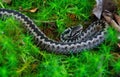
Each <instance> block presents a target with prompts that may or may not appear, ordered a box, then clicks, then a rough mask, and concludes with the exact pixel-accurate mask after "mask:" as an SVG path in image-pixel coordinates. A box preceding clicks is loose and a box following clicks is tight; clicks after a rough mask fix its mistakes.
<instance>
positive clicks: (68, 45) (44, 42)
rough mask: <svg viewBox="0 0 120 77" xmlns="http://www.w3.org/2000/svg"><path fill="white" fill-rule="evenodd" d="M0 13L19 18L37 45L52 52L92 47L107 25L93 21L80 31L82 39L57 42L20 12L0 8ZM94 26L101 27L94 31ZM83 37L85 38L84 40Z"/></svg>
mask: <svg viewBox="0 0 120 77" xmlns="http://www.w3.org/2000/svg"><path fill="white" fill-rule="evenodd" d="M0 15H2V16H4V15H7V16H13V17H15V18H16V19H18V20H20V21H21V22H22V23H23V24H24V26H25V28H26V29H27V30H28V31H29V32H30V33H31V34H32V35H33V36H34V38H35V41H37V43H36V44H37V46H39V47H40V48H41V49H45V50H46V51H50V52H54V53H62V54H69V53H78V52H81V51H83V50H86V49H91V48H94V47H96V46H98V45H99V44H101V43H102V42H103V41H104V40H105V36H106V33H107V29H108V25H107V23H106V22H105V21H102V20H98V21H95V22H93V23H92V24H91V25H90V26H89V27H88V28H87V29H86V30H85V31H84V32H82V33H81V36H79V38H81V39H82V40H80V41H76V42H57V41H54V40H52V39H50V38H48V37H47V36H46V35H45V34H44V33H43V32H42V31H41V30H40V29H39V28H38V27H37V26H36V24H35V23H34V22H33V21H32V20H31V19H30V18H29V17H27V16H26V15H24V14H21V13H20V12H17V11H15V10H8V9H4V8H0ZM96 27H101V29H100V30H99V31H95V32H94V30H95V29H96ZM87 36H88V37H87ZM84 38H87V39H85V40H84ZM75 40H76V39H75ZM78 40H79V39H78Z"/></svg>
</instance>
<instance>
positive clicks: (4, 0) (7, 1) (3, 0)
mask: <svg viewBox="0 0 120 77" xmlns="http://www.w3.org/2000/svg"><path fill="white" fill-rule="evenodd" d="M2 2H4V3H7V4H11V2H12V0H2Z"/></svg>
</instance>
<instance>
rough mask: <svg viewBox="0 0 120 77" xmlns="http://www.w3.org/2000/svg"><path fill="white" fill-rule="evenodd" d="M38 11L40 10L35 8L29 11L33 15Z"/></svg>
mask: <svg viewBox="0 0 120 77" xmlns="http://www.w3.org/2000/svg"><path fill="white" fill-rule="evenodd" d="M37 10H38V8H33V9H31V10H29V11H30V12H32V13H35V12H36V11H37Z"/></svg>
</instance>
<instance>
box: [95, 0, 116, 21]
mask: <svg viewBox="0 0 120 77" xmlns="http://www.w3.org/2000/svg"><path fill="white" fill-rule="evenodd" d="M105 10H107V11H110V12H111V13H113V12H115V11H116V10H117V6H116V4H115V2H114V0H96V6H95V7H94V9H93V14H94V15H95V16H96V17H97V18H98V19H100V18H101V15H102V12H104V11H105Z"/></svg>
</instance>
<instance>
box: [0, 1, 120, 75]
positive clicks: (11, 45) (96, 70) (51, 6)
mask: <svg viewBox="0 0 120 77" xmlns="http://www.w3.org/2000/svg"><path fill="white" fill-rule="evenodd" d="M94 4H95V1H94V0H75V1H73V0H60V1H59V0H33V1H31V0H27V1H26V0H19V1H16V0H12V4H11V5H7V4H5V3H2V2H1V1H0V7H2V8H3V7H5V8H9V9H13V10H17V11H20V10H19V8H20V7H22V9H23V10H30V9H31V8H38V11H37V12H36V13H30V12H25V11H23V10H22V11H21V12H22V13H23V14H25V15H27V16H29V17H30V18H31V19H32V20H33V21H35V23H36V24H37V25H38V26H39V27H43V26H42V24H43V23H42V22H50V21H52V22H56V26H57V29H56V32H58V33H59V34H60V33H61V32H62V31H63V30H64V29H65V28H66V27H69V26H72V25H75V24H78V23H82V22H86V21H89V20H91V19H89V16H90V15H91V13H92V9H93V6H94ZM118 12H119V10H118ZM69 15H72V16H73V17H71V16H69ZM4 19H5V20H4V21H3V20H0V77H11V76H12V77H21V76H22V77H43V76H44V77H69V76H71V77H110V76H115V75H119V73H120V61H119V60H118V58H119V57H117V60H116V59H115V56H113V54H112V53H111V51H112V50H114V49H115V47H114V46H115V45H116V44H117V41H118V40H117V37H116V35H117V32H116V31H115V30H114V29H112V28H110V29H109V30H108V33H109V34H108V36H107V40H106V41H105V42H104V43H103V44H102V45H100V46H99V47H98V48H97V49H95V50H94V49H93V50H86V51H85V52H81V53H78V54H76V55H73V54H71V55H60V54H59V55H57V54H54V53H49V52H47V51H42V50H41V49H39V48H38V47H36V45H34V43H33V41H32V40H33V38H32V36H30V35H29V34H28V33H27V32H26V30H25V29H24V27H23V24H21V23H20V22H19V21H16V20H15V19H14V18H13V17H10V18H7V17H4ZM46 27H47V26H46ZM59 34H58V35H57V36H59ZM116 53H117V52H116Z"/></svg>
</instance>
